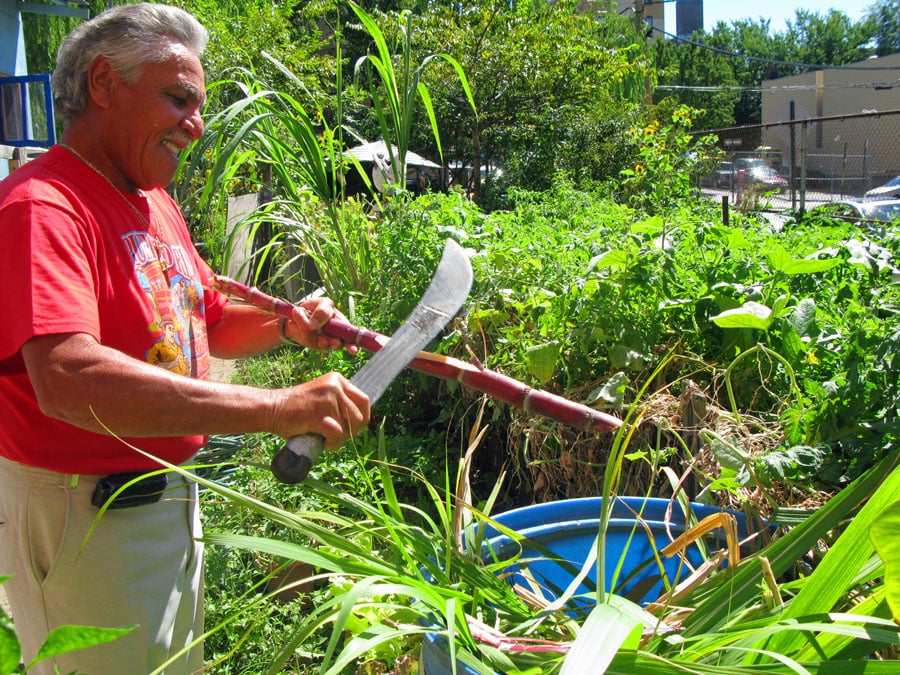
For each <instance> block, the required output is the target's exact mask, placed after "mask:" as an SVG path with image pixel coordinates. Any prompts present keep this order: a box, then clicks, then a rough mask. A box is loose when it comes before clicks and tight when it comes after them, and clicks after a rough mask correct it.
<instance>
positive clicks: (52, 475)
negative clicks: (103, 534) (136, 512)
mask: <svg viewBox="0 0 900 675" xmlns="http://www.w3.org/2000/svg"><path fill="white" fill-rule="evenodd" d="M0 475H2V476H4V477H5V478H6V479H9V480H13V481H16V482H23V481H24V482H26V483H28V484H29V485H43V486H48V487H59V488H64V489H66V490H70V491H72V493H73V495H76V496H82V495H83V496H82V498H85V499H86V498H87V497H88V493H90V499H91V503H92V504H93V505H94V506H96V507H97V508H101V507H103V506H104V505H106V508H107V509H124V508H129V507H133V506H140V505H142V504H152V503H153V502H158V501H159V500H160V499H161V498H162V495H163V492H164V491H165V490H166V488H167V487H168V485H169V483H170V480H169V477H168V474H167V473H160V474H155V475H147V472H144V471H134V472H128V473H114V474H109V475H107V476H98V475H87V474H69V473H59V472H56V471H53V470H51V469H43V468H40V467H36V466H29V465H26V464H21V463H19V462H16V461H13V460H11V459H8V458H6V457H4V456H3V455H0ZM136 479H139V480H136ZM172 480H175V481H176V482H177V481H178V480H180V476H178V474H172ZM119 488H124V489H122V490H121V492H120V491H119ZM113 495H115V497H114V498H113V499H112V501H110V498H111V497H113Z"/></svg>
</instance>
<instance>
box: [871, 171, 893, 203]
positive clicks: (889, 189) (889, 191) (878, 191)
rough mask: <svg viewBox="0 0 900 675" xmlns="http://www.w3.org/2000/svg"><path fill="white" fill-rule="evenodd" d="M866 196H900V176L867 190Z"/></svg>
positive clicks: (883, 197)
mask: <svg viewBox="0 0 900 675" xmlns="http://www.w3.org/2000/svg"><path fill="white" fill-rule="evenodd" d="M866 197H881V198H882V199H887V198H889V197H900V176H895V177H894V178H891V179H890V180H889V181H888V182H887V183H885V184H884V185H879V186H878V187H874V188H872V189H871V190H869V191H868V192H866Z"/></svg>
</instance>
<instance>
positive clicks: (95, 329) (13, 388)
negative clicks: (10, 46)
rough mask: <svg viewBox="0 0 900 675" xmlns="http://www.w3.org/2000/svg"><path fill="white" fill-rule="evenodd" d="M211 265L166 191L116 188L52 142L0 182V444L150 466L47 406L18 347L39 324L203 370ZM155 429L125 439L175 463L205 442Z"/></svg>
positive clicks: (212, 317) (107, 463)
mask: <svg viewBox="0 0 900 675" xmlns="http://www.w3.org/2000/svg"><path fill="white" fill-rule="evenodd" d="M129 202H130V204H131V205H129ZM136 210H137V211H136ZM137 212H140V213H141V214H142V216H143V217H141V216H138V213H137ZM145 221H146V222H145ZM147 222H149V223H150V224H151V225H150V227H149V228H148V227H147ZM211 273H212V271H211V270H210V268H209V267H208V266H207V265H206V263H205V262H204V261H203V260H202V258H201V257H200V255H199V254H198V253H197V251H196V249H195V248H194V246H193V244H192V242H191V239H190V235H189V234H188V231H187V227H186V226H185V223H184V219H183V218H182V216H181V213H180V211H179V210H178V207H177V206H176V204H175V202H174V201H173V200H172V199H171V197H169V195H168V194H167V193H166V192H165V191H164V190H151V191H144V192H142V193H141V194H139V195H131V194H125V193H121V192H118V191H117V190H116V189H115V188H113V186H112V185H111V184H110V183H109V182H108V181H107V180H106V179H105V178H103V177H102V176H101V175H99V174H98V173H97V172H96V171H95V170H94V169H92V168H90V167H89V166H87V165H86V164H84V163H83V162H82V161H81V160H79V159H78V158H76V157H75V156H74V155H73V154H71V153H70V152H69V151H68V150H66V149H65V148H62V147H59V146H56V147H54V148H51V149H50V151H49V152H47V153H45V154H43V155H41V156H40V157H38V158H37V159H34V160H32V161H31V162H29V163H28V164H26V165H24V166H23V167H21V168H20V169H17V170H16V171H14V172H13V173H12V174H11V175H10V176H9V177H8V178H7V179H6V180H4V181H3V182H2V183H0V316H2V317H3V319H4V326H3V330H2V331H0V454H2V455H3V456H5V457H7V458H9V459H12V460H14V461H16V462H21V463H24V464H29V465H32V466H39V467H43V468H47V469H52V470H54V471H59V472H62V473H79V474H107V473H117V472H121V471H136V470H142V469H146V468H151V467H152V466H153V463H152V462H150V461H149V460H147V459H146V458H145V457H144V456H143V455H141V454H140V453H137V452H135V451H134V450H133V449H131V448H129V447H128V446H127V445H125V444H124V443H122V440H119V439H117V438H115V437H114V436H107V435H103V434H97V433H93V432H89V431H85V430H83V429H80V428H78V427H75V426H73V425H70V424H67V423H65V422H61V421H59V420H56V419H51V418H49V417H47V416H45V415H44V414H43V413H42V412H41V410H40V408H39V406H38V403H37V400H36V398H35V394H34V390H33V388H32V386H31V381H30V380H29V378H28V375H27V373H26V372H25V366H24V362H23V360H22V355H21V352H20V349H21V347H22V345H23V344H24V343H25V342H27V341H28V340H29V339H30V338H32V337H34V336H38V335H49V334H58V333H86V334H88V335H91V336H92V337H94V338H95V339H96V340H97V341H98V342H100V343H101V344H103V345H105V346H108V347H112V348H114V349H117V350H119V351H121V352H124V353H125V354H128V355H129V356H132V357H134V358H136V359H139V360H141V361H145V362H148V363H152V364H154V365H158V366H160V367H163V368H168V369H170V370H172V371H173V372H176V373H180V374H182V375H185V376H188V377H195V378H204V377H206V375H207V372H208V370H209V348H208V343H207V339H206V327H207V325H208V324H212V323H215V322H216V321H218V320H219V319H220V318H221V317H222V312H223V310H224V307H225V304H226V303H227V300H226V299H225V298H224V297H223V296H221V295H219V294H216V293H210V292H206V291H204V289H203V285H202V284H203V281H204V280H206V279H208V278H209V275H210V274H211ZM120 393H121V396H122V397H126V398H127V397H128V396H129V393H128V392H127V391H122V392H120ZM84 404H85V406H88V405H90V400H85V401H84ZM101 421H102V420H101ZM111 431H112V432H113V433H115V429H114V428H113V429H111ZM165 434H166V425H165V420H160V429H159V437H154V438H127V439H123V440H125V441H127V442H128V443H131V444H132V445H134V446H136V447H138V448H141V449H142V450H144V451H146V452H149V453H151V454H153V455H155V456H157V457H161V458H163V459H166V460H168V461H170V462H174V463H180V462H183V461H185V460H187V459H188V458H189V457H191V455H193V454H194V453H195V452H196V451H197V450H198V449H199V448H200V447H201V446H202V445H203V443H204V442H205V439H204V438H203V437H202V436H188V437H173V436H169V437H166V436H165Z"/></svg>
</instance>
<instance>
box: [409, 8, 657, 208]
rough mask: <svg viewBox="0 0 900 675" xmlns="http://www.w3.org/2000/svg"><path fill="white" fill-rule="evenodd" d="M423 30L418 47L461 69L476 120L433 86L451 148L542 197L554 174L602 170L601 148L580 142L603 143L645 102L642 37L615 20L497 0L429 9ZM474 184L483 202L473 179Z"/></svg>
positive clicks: (452, 93) (609, 15) (448, 92)
mask: <svg viewBox="0 0 900 675" xmlns="http://www.w3.org/2000/svg"><path fill="white" fill-rule="evenodd" d="M423 21H424V22H425V23H424V26H425V27H424V29H423V30H422V31H421V34H423V40H424V43H425V44H424V48H425V49H426V51H428V52H447V53H450V54H451V55H453V56H454V57H455V58H456V59H457V60H458V61H459V62H460V63H461V64H462V66H463V69H464V70H465V72H466V74H467V76H468V78H469V81H470V83H471V85H472V92H473V95H474V97H475V101H476V107H477V110H478V117H477V118H475V117H474V116H473V115H472V114H471V113H470V112H468V111H467V108H468V104H467V103H466V102H465V101H463V100H461V97H460V93H459V92H458V91H457V90H455V89H452V88H443V89H442V88H441V87H439V86H436V87H435V90H434V92H433V93H434V95H435V99H436V108H437V109H438V110H439V112H440V114H439V117H440V119H441V121H442V122H446V121H449V126H448V128H447V132H446V133H443V134H442V135H443V136H444V137H445V138H447V145H448V146H453V147H455V150H456V154H455V157H456V158H460V159H463V160H464V161H465V162H466V163H467V164H468V165H469V166H471V167H478V166H480V165H481V164H482V162H483V161H485V160H488V161H493V162H499V163H500V164H502V165H503V167H504V170H505V171H507V174H508V175H509V176H511V177H512V180H513V182H515V184H517V185H520V186H523V187H528V188H534V189H545V188H547V187H549V186H550V184H551V182H552V178H553V174H554V173H555V172H556V171H567V172H570V173H572V175H578V174H581V173H583V168H584V167H585V166H591V165H592V164H593V166H592V170H593V169H596V168H598V167H597V161H596V158H593V161H591V159H592V157H591V156H592V154H593V153H596V152H597V150H598V145H597V144H593V143H590V142H585V140H586V139H585V138H584V134H594V138H595V139H598V140H599V137H598V136H596V134H597V130H598V129H600V128H601V127H603V126H604V125H603V124H602V122H603V120H604V119H606V120H611V119H613V118H615V117H616V116H618V117H620V118H621V117H622V114H623V112H627V111H628V109H629V108H631V107H633V106H635V105H636V104H637V103H638V102H640V101H643V100H644V96H645V91H646V90H645V85H644V81H645V78H644V75H645V72H646V71H645V70H644V68H645V65H646V63H645V61H644V58H643V46H642V43H643V36H641V38H640V39H638V37H637V36H636V35H635V33H634V28H633V25H632V23H631V22H630V21H628V20H627V19H622V18H621V17H618V15H617V14H616V13H615V12H598V13H596V14H588V13H584V12H580V11H578V10H577V9H576V7H575V6H574V4H572V3H570V2H559V3H556V4H553V5H549V4H547V5H545V4H542V3H537V2H535V3H520V4H519V5H518V6H516V7H514V8H510V6H509V4H508V3H507V2H506V1H505V0H495V1H494V2H492V3H487V4H485V3H472V2H467V3H464V4H462V5H461V6H443V7H440V8H438V7H435V8H434V9H433V10H432V11H431V12H429V13H428V15H427V16H425V17H423ZM605 129H606V130H609V127H608V126H607V127H605ZM586 155H587V156H586ZM618 168H619V167H616V169H615V171H616V172H617V171H618ZM605 171H606V172H609V167H606V169H605ZM607 175H609V174H608V173H607ZM474 179H475V191H476V194H480V182H479V179H480V172H479V171H475V172H474Z"/></svg>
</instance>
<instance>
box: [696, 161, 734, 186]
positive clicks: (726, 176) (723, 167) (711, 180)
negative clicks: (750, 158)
mask: <svg viewBox="0 0 900 675" xmlns="http://www.w3.org/2000/svg"><path fill="white" fill-rule="evenodd" d="M734 175H735V174H734V165H733V164H732V163H731V162H719V163H718V164H716V167H715V168H714V169H713V170H712V172H710V174H709V175H708V176H707V177H706V178H705V179H704V181H703V182H704V184H705V185H711V186H712V187H716V188H724V189H729V188H731V184H732V182H733V181H734Z"/></svg>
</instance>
